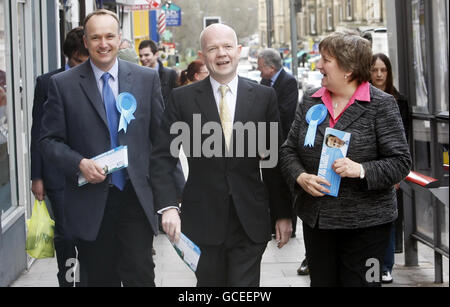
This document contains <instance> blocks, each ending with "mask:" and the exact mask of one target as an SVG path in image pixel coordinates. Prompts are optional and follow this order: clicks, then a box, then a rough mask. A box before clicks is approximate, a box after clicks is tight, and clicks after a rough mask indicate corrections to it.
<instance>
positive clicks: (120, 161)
mask: <svg viewBox="0 0 450 307" xmlns="http://www.w3.org/2000/svg"><path fill="white" fill-rule="evenodd" d="M91 159H92V160H94V161H95V163H97V164H98V165H100V167H101V168H102V169H103V170H104V171H105V175H108V174H111V173H114V172H116V171H118V170H121V169H122V168H125V167H128V146H119V147H116V148H114V149H111V150H110V151H107V152H104V153H102V154H100V155H98V156H95V157H93V158H91ZM86 183H88V182H87V180H86V179H85V178H84V176H83V174H80V175H79V176H78V186H79V187H81V186H82V185H85V184H86Z"/></svg>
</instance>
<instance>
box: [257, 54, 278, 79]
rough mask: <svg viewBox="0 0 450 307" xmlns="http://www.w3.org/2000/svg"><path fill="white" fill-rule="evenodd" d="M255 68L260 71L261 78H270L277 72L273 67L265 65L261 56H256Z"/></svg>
mask: <svg viewBox="0 0 450 307" xmlns="http://www.w3.org/2000/svg"><path fill="white" fill-rule="evenodd" d="M257 69H258V70H259V71H260V72H261V78H263V79H270V78H272V77H273V76H274V75H275V74H276V73H277V71H276V70H275V67H273V66H270V65H267V64H266V61H264V59H263V58H258V68H257Z"/></svg>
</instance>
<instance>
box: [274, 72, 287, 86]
mask: <svg viewBox="0 0 450 307" xmlns="http://www.w3.org/2000/svg"><path fill="white" fill-rule="evenodd" d="M285 74H286V72H285V71H284V69H281V72H280V74H279V75H278V78H277V79H276V80H275V83H274V84H273V85H272V87H273V88H274V89H278V87H279V86H280V84H281V82H282V81H283V79H284V75H285Z"/></svg>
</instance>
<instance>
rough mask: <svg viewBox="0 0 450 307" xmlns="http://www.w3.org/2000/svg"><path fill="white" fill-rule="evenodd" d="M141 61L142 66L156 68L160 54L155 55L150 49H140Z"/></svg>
mask: <svg viewBox="0 0 450 307" xmlns="http://www.w3.org/2000/svg"><path fill="white" fill-rule="evenodd" d="M139 60H140V61H141V64H142V66H145V67H151V68H154V67H156V63H158V52H157V53H153V52H152V50H151V49H150V47H145V48H142V49H139Z"/></svg>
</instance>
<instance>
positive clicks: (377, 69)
mask: <svg viewBox="0 0 450 307" xmlns="http://www.w3.org/2000/svg"><path fill="white" fill-rule="evenodd" d="M370 74H371V83H372V85H374V86H375V87H376V88H378V89H380V90H382V91H384V92H386V93H388V94H390V95H392V96H394V98H395V100H396V101H397V105H398V108H399V110H400V115H401V117H402V122H403V127H404V129H405V134H406V140H408V129H409V108H408V101H407V100H406V98H405V97H404V96H402V95H401V94H400V93H399V92H398V91H397V89H396V88H395V86H394V81H393V79H394V77H393V74H392V65H391V61H390V60H389V58H388V57H387V56H386V55H385V54H383V53H377V54H375V55H373V57H372V66H371V69H370ZM399 185H400V184H396V185H395V189H396V190H397V191H398V189H399ZM402 205H403V200H402V197H401V193H397V206H398V207H399V209H401V208H403V207H402ZM399 211H400V212H401V211H402V210H399ZM399 216H400V214H399ZM400 221H401V217H400ZM394 254H395V224H393V225H392V229H391V236H390V240H389V246H388V248H387V250H386V255H385V257H384V262H383V266H382V272H383V273H382V279H381V281H382V282H383V283H391V282H393V280H394V279H393V278H392V268H393V267H394V263H395V258H394Z"/></svg>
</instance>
